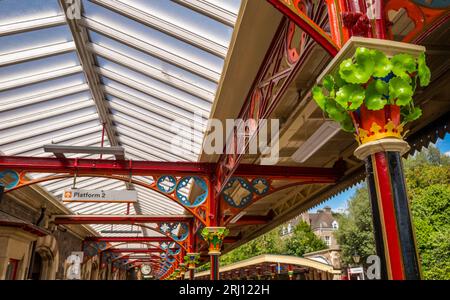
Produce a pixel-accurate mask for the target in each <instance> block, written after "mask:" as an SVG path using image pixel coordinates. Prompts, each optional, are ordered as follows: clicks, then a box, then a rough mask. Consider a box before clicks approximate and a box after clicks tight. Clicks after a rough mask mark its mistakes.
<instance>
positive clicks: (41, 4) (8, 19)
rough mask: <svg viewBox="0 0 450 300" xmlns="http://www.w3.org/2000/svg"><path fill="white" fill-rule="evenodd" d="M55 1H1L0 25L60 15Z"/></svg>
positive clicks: (59, 9)
mask: <svg viewBox="0 0 450 300" xmlns="http://www.w3.org/2000/svg"><path fill="white" fill-rule="evenodd" d="M62 13H63V12H62V9H61V7H60V6H59V4H58V1H57V0H2V1H0V25H4V24H11V23H18V22H24V21H28V20H34V19H39V18H46V17H52V16H57V15H61V14H62Z"/></svg>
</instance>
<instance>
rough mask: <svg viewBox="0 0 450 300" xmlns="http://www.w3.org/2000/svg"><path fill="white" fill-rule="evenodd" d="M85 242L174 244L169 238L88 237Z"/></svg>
mask: <svg viewBox="0 0 450 300" xmlns="http://www.w3.org/2000/svg"><path fill="white" fill-rule="evenodd" d="M85 241H94V242H106V243H142V242H149V243H151V242H173V239H172V238H170V237H167V236H144V237H142V236H137V237H136V236H128V237H122V236H110V237H86V238H85Z"/></svg>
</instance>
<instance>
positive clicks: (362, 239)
mask: <svg viewBox="0 0 450 300" xmlns="http://www.w3.org/2000/svg"><path fill="white" fill-rule="evenodd" d="M347 205H348V214H342V215H340V216H339V217H338V221H339V228H338V230H336V231H335V233H334V234H335V237H336V240H337V242H338V244H339V245H340V247H341V251H342V253H341V254H342V261H343V263H344V264H346V265H351V264H353V258H352V256H353V254H355V253H357V254H358V255H359V256H360V257H361V262H365V260H366V258H367V257H368V256H369V255H372V254H375V241H374V237H373V227H372V210H371V208H370V202H369V194H368V191H367V188H361V189H359V190H357V191H356V193H355V195H354V196H353V197H352V198H351V199H350V200H349V201H348V203H347Z"/></svg>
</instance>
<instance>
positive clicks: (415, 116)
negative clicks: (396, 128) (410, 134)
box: [403, 107, 422, 122]
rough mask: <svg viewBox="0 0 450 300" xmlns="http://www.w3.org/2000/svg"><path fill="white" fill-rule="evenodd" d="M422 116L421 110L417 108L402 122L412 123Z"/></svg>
mask: <svg viewBox="0 0 450 300" xmlns="http://www.w3.org/2000/svg"><path fill="white" fill-rule="evenodd" d="M421 115H422V110H421V109H420V108H419V107H414V108H413V109H412V110H411V111H410V112H409V113H408V114H407V115H406V116H405V117H404V118H403V121H404V122H412V121H414V120H417V119H418V118H420V116H421Z"/></svg>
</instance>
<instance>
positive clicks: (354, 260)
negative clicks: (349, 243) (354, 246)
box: [352, 252, 361, 264]
mask: <svg viewBox="0 0 450 300" xmlns="http://www.w3.org/2000/svg"><path fill="white" fill-rule="evenodd" d="M352 259H353V262H354V263H355V264H359V261H360V259H361V257H360V256H359V255H358V254H357V253H356V252H355V253H354V254H353V256H352Z"/></svg>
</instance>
